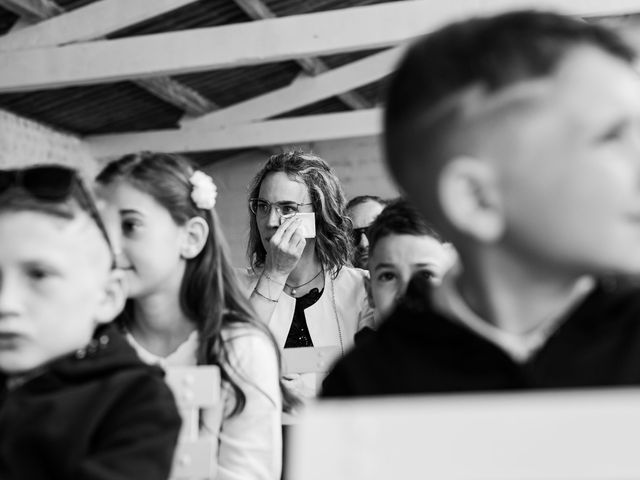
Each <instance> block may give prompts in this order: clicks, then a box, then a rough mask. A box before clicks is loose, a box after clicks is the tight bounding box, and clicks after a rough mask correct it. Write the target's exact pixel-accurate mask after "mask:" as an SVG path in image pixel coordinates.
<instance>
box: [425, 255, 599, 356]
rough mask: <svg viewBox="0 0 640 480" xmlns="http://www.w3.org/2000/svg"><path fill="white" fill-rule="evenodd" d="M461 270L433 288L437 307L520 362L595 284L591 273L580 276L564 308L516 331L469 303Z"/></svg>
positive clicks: (539, 345) (456, 270)
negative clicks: (485, 316) (462, 287)
mask: <svg viewBox="0 0 640 480" xmlns="http://www.w3.org/2000/svg"><path fill="white" fill-rule="evenodd" d="M460 273H461V269H460V267H458V268H452V269H451V270H449V272H448V273H447V274H446V275H445V277H444V278H443V280H442V284H441V285H440V287H439V288H436V289H434V290H433V292H432V295H433V296H432V300H433V305H434V307H435V309H436V310H437V311H438V312H440V313H442V314H445V315H446V316H447V317H449V318H451V319H452V320H454V321H456V322H458V323H460V324H462V325H464V326H465V327H467V328H468V329H469V330H471V331H472V332H474V333H476V334H477V335H479V336H481V337H483V338H485V339H486V340H488V341H490V342H491V343H493V344H495V345H496V346H498V347H499V348H500V349H501V350H503V351H504V352H505V353H507V354H508V355H509V356H510V357H511V358H512V359H513V360H514V361H516V362H518V363H524V362H526V361H527V360H529V358H531V356H532V355H533V354H534V353H535V352H536V351H538V349H540V348H541V347H542V346H543V345H544V344H545V343H546V341H547V340H548V339H549V337H550V336H551V335H552V334H553V332H555V330H556V329H557V328H558V327H559V326H560V324H561V323H562V322H563V321H564V320H565V319H566V317H567V315H568V313H569V312H570V311H572V309H573V307H574V306H575V305H577V304H578V303H580V302H581V301H582V300H583V299H584V298H585V297H586V296H587V295H588V294H589V293H590V292H591V291H592V290H593V288H594V286H595V281H594V279H593V278H592V277H588V276H585V277H581V278H580V279H578V280H577V281H576V283H575V285H574V287H573V289H572V291H571V293H570V294H569V297H570V298H569V299H568V300H569V301H568V302H567V303H566V304H565V308H564V309H563V311H561V312H558V314H557V315H554V316H553V317H551V318H548V319H547V320H546V321H544V322H542V323H541V324H540V325H539V327H538V328H536V329H534V330H532V331H530V332H527V333H526V334H515V333H511V332H507V331H504V330H502V329H500V328H499V327H497V326H495V325H493V324H491V323H490V322H488V321H487V320H485V319H483V318H481V317H480V316H479V315H477V314H476V313H475V312H474V311H473V310H472V309H471V308H470V307H469V305H468V303H467V302H466V301H465V300H464V298H463V297H462V295H461V294H460V291H459V289H458V287H457V280H458V278H459V277H460Z"/></svg>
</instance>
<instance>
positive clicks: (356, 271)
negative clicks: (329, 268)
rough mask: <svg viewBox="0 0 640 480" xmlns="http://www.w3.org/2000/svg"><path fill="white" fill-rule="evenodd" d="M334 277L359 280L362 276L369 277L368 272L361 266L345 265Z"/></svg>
mask: <svg viewBox="0 0 640 480" xmlns="http://www.w3.org/2000/svg"><path fill="white" fill-rule="evenodd" d="M336 278H351V279H354V280H361V279H363V278H369V272H368V271H367V270H363V269H362V268H357V267H350V266H347V265H345V266H344V267H342V268H341V269H340V271H339V272H338V275H337V277H336Z"/></svg>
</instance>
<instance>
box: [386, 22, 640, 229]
mask: <svg viewBox="0 0 640 480" xmlns="http://www.w3.org/2000/svg"><path fill="white" fill-rule="evenodd" d="M582 45H587V46H593V47H596V48H598V49H601V50H602V51H604V52H607V53H609V54H611V55H612V56H614V57H616V58H619V59H622V60H624V61H626V62H629V63H631V62H632V61H633V59H634V51H633V49H632V48H631V47H630V46H628V45H627V44H625V42H624V41H623V40H622V39H621V38H620V37H619V36H618V35H617V34H616V33H615V32H613V31H611V30H609V29H607V28H605V27H603V26H599V25H595V24H590V23H587V22H585V21H583V20H581V19H577V18H572V17H569V16H564V15H561V14H556V13H549V12H537V11H516V12H510V13H504V14H500V15H496V16H492V17H486V18H473V19H470V20H465V21H460V22H457V23H453V24H450V25H448V26H446V27H444V28H441V29H440V30H437V31H435V32H433V33H430V34H428V35H426V36H424V37H422V38H421V39H419V40H417V41H416V42H415V43H414V44H413V45H412V46H411V47H410V48H409V50H408V51H407V53H406V54H405V56H404V58H403V60H402V61H401V62H400V65H399V68H398V69H397V71H396V72H395V73H394V74H393V76H392V78H391V81H390V83H389V88H388V92H387V100H386V108H385V118H384V125H385V139H384V143H385V150H386V152H385V156H386V161H387V162H388V165H389V168H390V171H391V173H392V175H393V176H394V177H395V178H396V180H397V181H398V182H399V184H400V185H401V186H402V187H403V188H405V189H409V188H408V187H409V186H413V188H414V189H418V188H421V189H424V190H425V191H426V192H428V193H429V195H431V196H432V199H431V200H432V201H431V202H428V203H429V204H430V205H434V207H432V208H437V207H435V205H437V204H438V202H437V198H436V191H437V189H436V188H435V182H436V181H437V177H438V175H437V174H438V169H439V168H440V167H441V166H442V165H443V164H444V163H445V162H446V161H447V160H448V158H450V157H451V156H452V154H453V153H455V152H457V149H460V148H464V147H460V142H459V141H458V140H459V138H458V137H456V138H454V135H455V134H459V136H460V137H464V136H465V134H466V133H465V132H459V131H458V130H460V129H461V125H460V121H461V117H462V113H463V107H464V103H463V95H464V94H465V93H469V90H470V89H472V88H477V89H480V90H481V91H482V92H484V93H495V92H497V91H500V90H501V89H504V88H505V87H508V86H511V85H513V84H515V83H517V82H520V81H524V80H529V79H534V78H540V77H544V76H548V75H550V74H552V73H553V72H554V70H555V69H556V68H557V67H558V65H559V63H560V62H561V61H562V59H563V58H564V57H565V56H566V54H567V53H568V52H569V51H570V50H572V49H573V48H575V47H577V46H582ZM457 153H465V152H457ZM466 153H468V152H466ZM417 161H420V162H423V161H424V162H429V166H428V167H426V168H429V169H430V170H429V174H428V175H419V177H421V178H416V175H415V162H417ZM424 177H426V178H424ZM417 182H420V183H417ZM433 213H434V214H436V215H437V212H433ZM430 220H431V218H430Z"/></svg>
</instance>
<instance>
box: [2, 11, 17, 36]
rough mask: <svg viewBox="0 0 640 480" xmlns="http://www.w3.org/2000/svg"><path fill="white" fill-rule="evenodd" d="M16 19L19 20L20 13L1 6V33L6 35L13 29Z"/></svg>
mask: <svg viewBox="0 0 640 480" xmlns="http://www.w3.org/2000/svg"><path fill="white" fill-rule="evenodd" d="M16 20H18V15H16V14H15V13H12V12H10V11H9V10H5V9H4V8H0V35H4V34H5V33H7V32H8V31H9V30H11V27H13V24H14V23H16Z"/></svg>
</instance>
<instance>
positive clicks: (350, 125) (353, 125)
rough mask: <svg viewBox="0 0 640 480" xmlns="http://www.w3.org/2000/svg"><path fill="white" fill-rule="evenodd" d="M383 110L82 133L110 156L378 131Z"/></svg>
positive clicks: (96, 152)
mask: <svg viewBox="0 0 640 480" xmlns="http://www.w3.org/2000/svg"><path fill="white" fill-rule="evenodd" d="M381 119H382V110H381V109H379V108H371V109H365V110H354V111H352V112H341V113H329V114H322V115H308V116H302V117H291V118H281V119H277V120H267V121H264V122H254V123H248V124H240V125H231V126H229V127H227V128H223V129H220V130H215V131H211V130H202V129H181V130H156V131H151V132H140V133H124V134H108V135H91V136H87V137H84V140H85V141H86V142H87V145H88V147H89V149H90V150H91V152H92V153H93V154H94V155H95V156H96V157H97V158H105V157H108V158H111V157H114V156H120V155H125V154H127V153H132V152H137V151H140V150H155V151H163V152H200V151H213V150H231V149H236V148H250V147H265V146H270V145H283V144H300V143H302V142H312V141H320V140H333V139H339V138H351V137H364V136H371V135H378V134H380V132H381V131H382V120H381Z"/></svg>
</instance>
